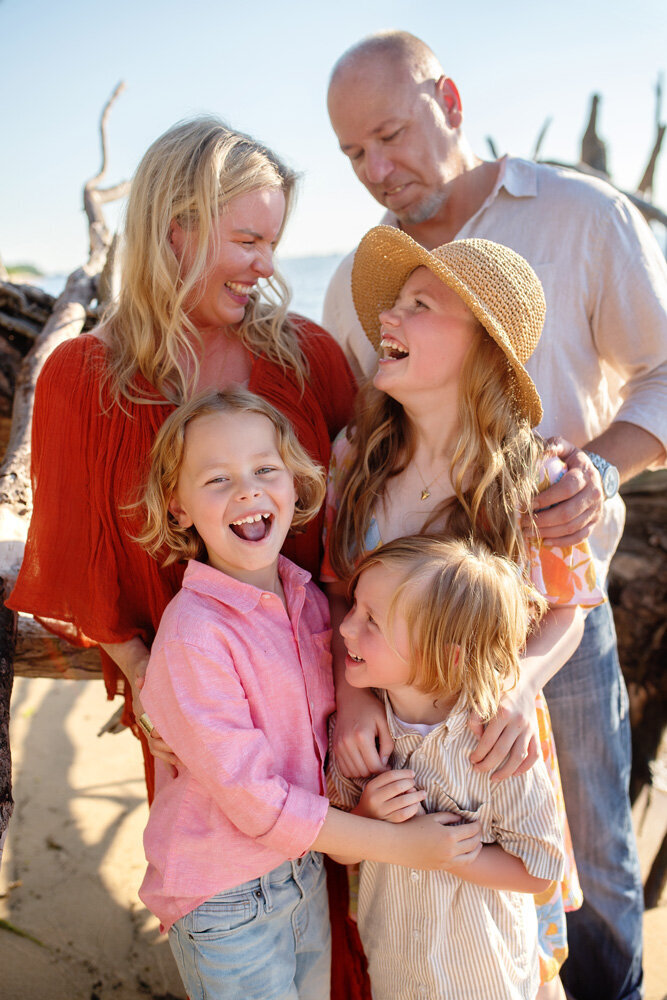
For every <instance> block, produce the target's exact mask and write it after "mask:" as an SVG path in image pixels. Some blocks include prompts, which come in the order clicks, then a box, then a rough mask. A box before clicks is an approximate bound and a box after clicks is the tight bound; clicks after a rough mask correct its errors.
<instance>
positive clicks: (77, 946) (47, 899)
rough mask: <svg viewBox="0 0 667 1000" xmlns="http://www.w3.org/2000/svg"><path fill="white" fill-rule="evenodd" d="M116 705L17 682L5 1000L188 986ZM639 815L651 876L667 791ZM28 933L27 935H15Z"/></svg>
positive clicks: (652, 962)
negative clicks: (149, 898) (153, 911)
mask: <svg viewBox="0 0 667 1000" xmlns="http://www.w3.org/2000/svg"><path fill="white" fill-rule="evenodd" d="M117 705H118V702H116V704H115V705H114V704H111V703H109V702H107V701H106V698H105V693H104V689H103V686H102V683H101V682H100V681H66V680H44V679H37V680H28V679H25V678H19V679H17V680H16V682H15V686H14V697H13V700H12V726H11V739H12V753H13V761H14V798H15V800H16V805H15V809H14V816H13V818H12V821H11V824H10V828H9V836H8V838H7V842H6V845H5V850H4V856H3V861H2V867H1V868H0V921H1V923H0V968H1V969H2V973H1V974H0V982H1V986H0V995H1V996H2V998H3V1000H111V998H113V1000H140V998H143V1000H146V998H148V997H152V998H154V1000H170V998H174V1000H175V998H179V1000H180V998H183V997H184V995H185V994H184V991H183V988H182V986H181V983H180V980H179V977H178V974H177V972H176V969H175V966H174V964H173V960H172V957H171V952H170V950H169V946H168V944H167V942H166V939H165V938H164V937H163V936H161V935H160V934H159V930H158V926H157V921H156V920H155V919H154V918H153V917H152V916H151V915H150V914H148V913H147V911H146V910H145V909H144V907H143V905H142V904H141V902H140V900H139V899H138V896H137V889H138V887H139V885H140V883H141V879H142V877H143V870H144V859H143V850H142V841H141V837H142V831H143V827H144V824H145V820H146V814H147V808H146V801H145V789H144V782H143V775H142V766H141V755H140V752H139V746H138V743H137V742H136V740H135V739H134V737H133V736H132V735H131V734H130V733H129V732H127V731H125V732H122V733H120V734H118V735H109V734H105V735H104V736H102V737H99V738H98V736H97V733H98V731H99V730H100V729H101V727H102V726H103V725H104V724H105V722H106V721H107V719H108V718H109V716H110V715H111V714H112V713H113V710H114V708H115V707H117ZM635 819H636V824H637V829H638V832H639V839H640V853H641V857H642V863H643V866H644V869H645V871H644V874H646V870H647V869H648V866H649V865H650V861H651V859H652V857H653V855H654V853H655V851H656V849H657V845H658V844H659V842H660V840H661V839H662V836H663V835H664V832H665V829H667V792H665V791H654V792H653V794H652V796H651V801H650V803H649V806H648V808H646V798H645V796H644V797H643V798H642V800H641V801H639V802H638V803H637V806H636V809H635ZM10 927H12V928H14V929H15V930H16V931H18V932H21V933H22V934H25V935H27V936H21V935H20V934H18V933H14V932H13V931H12V930H10V929H9V928H10ZM645 933H646V966H645V975H646V1000H666V998H667V947H666V946H665V942H666V941H667V894H663V898H662V900H661V905H660V906H658V907H657V908H655V909H653V910H651V911H650V912H649V913H647V915H646V917H645Z"/></svg>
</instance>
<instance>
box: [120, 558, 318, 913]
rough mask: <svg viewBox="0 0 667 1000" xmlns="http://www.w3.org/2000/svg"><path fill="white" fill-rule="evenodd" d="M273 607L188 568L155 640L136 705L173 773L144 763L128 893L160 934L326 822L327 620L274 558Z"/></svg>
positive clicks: (306, 584) (300, 581)
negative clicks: (141, 853) (147, 796)
mask: <svg viewBox="0 0 667 1000" xmlns="http://www.w3.org/2000/svg"><path fill="white" fill-rule="evenodd" d="M279 571H280V577H281V580H282V584H283V588H284V591H285V599H286V602H287V611H286V610H285V607H284V606H283V604H282V602H281V600H280V598H279V597H277V596H276V595H275V594H273V593H270V592H266V591H262V590H260V589H259V588H257V587H253V586H251V585H249V584H245V583H240V582H239V581H237V580H234V579H232V578H231V577H228V576H226V575H225V574H224V573H221V572H219V571H218V570H216V569H213V568H212V567H210V566H206V565H204V564H203V563H199V562H196V561H192V562H190V563H189V564H188V567H187V569H186V571H185V576H184V578H183V587H182V590H180V591H179V593H178V594H177V595H176V596H175V597H174V599H173V600H172V601H171V603H170V604H169V605H168V607H167V609H166V611H165V613H164V616H163V618H162V621H161V623H160V627H159V629H158V633H157V636H156V638H155V642H154V644H153V648H152V650H151V658H150V662H149V665H148V670H147V673H146V682H145V685H144V687H143V689H142V692H141V700H142V703H143V706H144V708H145V710H146V712H147V713H148V715H149V717H150V719H151V721H152V722H153V724H154V725H155V726H156V727H157V729H158V730H159V732H160V735H161V736H162V737H163V739H164V740H165V741H166V742H167V743H168V744H169V746H170V747H171V748H172V749H173V751H174V753H175V754H176V755H177V756H178V758H179V760H180V761H181V762H182V763H181V766H179V768H178V775H177V777H175V778H174V777H172V775H171V773H170V771H169V769H168V768H167V767H166V765H165V764H163V763H162V762H161V761H159V760H158V761H157V762H156V794H155V800H154V802H153V804H152V806H151V811H150V816H149V820H148V826H147V827H146V831H145V834H144V848H145V851H146V858H147V860H148V870H147V872H146V876H145V878H144V881H143V884H142V886H141V889H140V892H139V894H140V896H141V898H142V900H143V901H144V903H145V904H146V906H147V907H148V908H149V909H150V910H151V911H152V912H153V913H155V914H156V916H158V917H159V919H160V921H161V922H162V924H163V926H164V927H165V928H168V927H170V926H171V924H172V923H173V922H174V921H175V920H177V919H179V917H182V916H184V914H186V913H189V912H190V911H191V910H193V909H194V908H195V907H197V906H199V904H200V903H203V902H204V901H205V900H207V899H209V898H210V897H211V896H213V895H215V894H216V893H218V892H221V891H222V890H224V889H230V888H233V887H234V886H237V885H240V884H241V883H242V882H246V881H248V880H249V879H252V878H258V877H259V876H261V875H264V874H266V873H267V872H269V871H271V870H272V869H273V868H276V867H277V866H278V865H280V864H282V862H283V861H285V860H286V859H288V858H296V857H300V856H301V855H303V854H304V853H305V852H306V851H307V850H308V848H309V847H310V845H311V844H312V842H313V841H314V839H315V837H316V836H317V834H318V832H319V829H320V827H321V826H322V823H323V822H324V819H325V816H326V813H327V807H328V801H327V798H326V794H325V785H324V779H323V763H324V758H325V755H326V750H327V718H328V716H329V715H330V713H331V712H332V711H333V708H334V697H333V678H332V671H331V653H330V639H331V631H330V628H329V612H328V606H327V601H326V598H325V597H324V595H323V594H322V593H321V592H320V591H319V590H318V589H317V587H316V586H315V584H314V583H312V582H311V580H310V574H308V573H307V572H305V571H304V570H302V569H299V568H298V567H297V566H295V565H294V564H293V563H291V562H290V561H289V560H287V559H285V558H283V557H282V556H281V557H280V562H279Z"/></svg>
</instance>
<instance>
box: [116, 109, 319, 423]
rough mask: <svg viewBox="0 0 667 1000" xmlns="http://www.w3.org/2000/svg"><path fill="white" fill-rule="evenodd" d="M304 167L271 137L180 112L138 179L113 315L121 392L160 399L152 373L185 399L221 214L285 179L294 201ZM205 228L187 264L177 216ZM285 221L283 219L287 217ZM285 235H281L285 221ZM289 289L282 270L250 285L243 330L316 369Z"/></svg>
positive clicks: (277, 356) (253, 345)
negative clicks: (200, 294) (177, 241)
mask: <svg viewBox="0 0 667 1000" xmlns="http://www.w3.org/2000/svg"><path fill="white" fill-rule="evenodd" d="M296 181H297V175H296V174H295V173H294V171H292V170H290V169H289V167H287V166H286V165H285V164H284V163H282V162H281V161H280V160H279V159H278V157H277V156H276V155H275V153H273V152H272V151H271V150H270V149H268V148H267V147H266V146H263V145H262V144H261V143H259V142H257V141H256V140H255V139H252V138H250V136H247V135H244V134H243V133H241V132H235V131H234V130H232V129H230V128H229V127H228V126H227V125H225V124H224V123H223V122H221V121H220V120H218V119H217V118H213V117H201V118H195V119H192V120H191V121H185V122H181V123H180V124H178V125H175V126H174V127H173V128H171V129H169V130H168V131H167V132H165V133H164V135H162V136H160V138H159V139H157V140H156V141H155V142H154V143H153V145H152V146H151V147H150V149H149V150H148V152H147V153H146V154H145V156H144V158H143V159H142V161H141V163H140V164H139V167H138V169H137V172H136V175H135V177H134V179H133V181H132V188H131V191H130V197H129V200H128V204H127V210H126V218H125V232H124V250H123V264H122V280H121V290H120V295H119V298H118V301H117V303H115V304H114V305H112V307H111V310H110V312H109V314H108V315H107V317H106V318H105V328H106V333H107V339H108V342H109V345H110V385H111V391H112V396H113V398H114V399H115V400H116V402H119V403H122V398H123V397H124V398H125V399H127V400H130V401H133V402H141V403H154V402H159V399H158V398H157V397H156V396H155V395H154V394H152V393H148V392H142V391H141V390H140V389H139V387H138V386H137V384H136V376H137V373H140V374H141V375H143V376H144V377H145V378H146V379H147V381H148V383H149V385H150V386H152V388H153V389H154V390H155V392H156V393H157V394H159V396H160V397H163V398H164V399H167V400H169V401H170V402H172V403H176V404H179V403H182V402H183V401H184V400H186V399H187V398H188V396H189V395H191V393H192V391H193V387H194V385H195V384H196V380H197V375H198V371H199V359H198V351H197V347H198V345H199V344H200V340H199V335H198V333H197V330H196V329H195V327H194V325H193V324H192V322H191V321H190V319H189V318H188V314H187V311H186V308H185V303H186V302H187V303H188V304H189V306H190V308H191V307H192V303H193V302H196V294H197V292H196V289H197V286H198V285H199V287H200V288H201V287H202V277H203V276H204V275H205V272H206V266H207V258H208V253H209V248H210V243H211V240H212V238H213V224H214V222H215V220H216V218H217V216H218V215H219V214H220V212H224V211H225V208H226V206H228V205H229V203H230V202H231V201H232V199H234V198H237V197H239V195H245V194H248V193H250V192H252V191H257V190H260V189H263V188H278V189H280V190H281V191H282V192H283V194H284V196H285V202H286V212H285V219H287V216H288V214H289V210H290V208H291V205H292V202H293V199H294V193H295V186H296ZM174 221H176V222H178V223H179V224H180V225H181V226H182V227H183V228H184V229H188V230H190V231H192V232H194V233H196V237H197V247H196V253H195V256H194V261H193V263H192V265H191V267H190V269H189V270H188V273H187V274H183V273H182V270H181V267H180V265H179V262H178V260H177V259H176V256H175V254H174V252H173V250H172V248H171V246H170V241H169V233H170V227H171V225H172V223H173V222H174ZM283 228H284V221H283ZM279 235H282V228H281V232H280V234H279ZM288 301H289V289H288V287H287V285H286V283H285V282H284V280H283V279H282V278H281V277H280V275H279V274H278V273H277V272H275V273H274V275H273V277H272V278H271V279H268V280H267V281H266V282H262V283H261V284H260V285H258V286H257V287H256V289H255V290H254V291H253V292H252V294H251V301H250V303H249V305H248V307H247V310H246V316H245V319H244V321H243V323H242V324H241V327H240V330H239V337H240V339H241V340H242V342H243V343H244V344H245V346H246V347H247V348H248V350H249V351H251V352H252V353H253V354H260V353H264V354H266V355H267V356H268V357H269V358H270V359H271V360H272V361H275V362H277V363H278V364H280V365H281V366H282V367H283V368H286V369H287V368H291V369H293V371H294V372H295V373H296V376H297V379H298V381H299V384H300V386H301V387H303V383H304V379H305V376H306V374H307V368H306V361H305V358H304V356H303V354H302V352H301V349H300V347H299V341H298V337H297V333H296V330H295V329H294V328H293V326H292V325H291V324H290V322H289V321H288V319H287V305H288Z"/></svg>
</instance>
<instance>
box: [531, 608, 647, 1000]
mask: <svg viewBox="0 0 667 1000" xmlns="http://www.w3.org/2000/svg"><path fill="white" fill-rule="evenodd" d="M544 693H545V695H546V699H547V704H548V705H549V713H550V715H551V722H552V725H553V730H554V735H555V738H556V750H557V752H558V763H559V766H560V772H561V779H562V783H563V795H564V796H565V806H566V808H567V818H568V821H569V824H570V829H571V832H572V843H573V846H574V856H575V859H576V862H577V869H578V871H579V878H580V879H581V886H582V889H583V891H584V905H583V907H582V908H581V910H577V911H576V912H575V913H568V915H567V918H568V919H567V932H568V943H569V948H570V957H569V958H568V960H567V962H566V963H565V965H564V966H563V971H562V979H563V982H564V983H565V986H566V988H567V989H568V990H569V991H570V992H571V993H572V995H573V996H575V997H576V998H577V1000H638V998H639V997H641V996H642V914H643V898H644V897H643V889H642V883H641V876H640V872H639V861H638V858H637V847H636V844H635V837H634V833H633V829H632V816H631V812H630V801H629V798H628V787H629V780H630V719H629V716H628V694H627V691H626V687H625V682H624V680H623V676H622V674H621V670H620V666H619V662H618V654H617V651H616V633H615V631H614V622H613V618H612V614H611V608H610V606H609V605H608V604H604V605H602V606H601V607H599V608H595V609H594V610H593V611H591V612H590V614H589V615H588V617H587V618H586V628H585V631H584V637H583V639H582V641H581V644H580V646H579V648H578V649H577V651H576V653H575V654H574V656H572V657H571V659H570V660H568V662H567V663H566V664H565V666H564V667H563V668H562V670H560V671H559V672H558V673H557V674H556V676H555V677H554V678H553V679H552V680H551V681H549V683H548V684H547V686H546V687H545V689H544Z"/></svg>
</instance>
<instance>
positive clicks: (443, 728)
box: [381, 691, 468, 740]
mask: <svg viewBox="0 0 667 1000" xmlns="http://www.w3.org/2000/svg"><path fill="white" fill-rule="evenodd" d="M381 694H382V699H383V701H384V707H385V711H386V713H387V724H388V726H389V732H390V733H391V735H392V736H393V738H394V740H400V739H401V738H402V737H405V736H419V737H420V739H421V738H423V737H422V735H421V733H420V732H419V731H418V730H417V729H412V728H411V727H410V724H409V723H407V722H402V721H401V720H399V719H397V718H396V716H395V715H394V710H393V708H392V707H391V702H390V701H389V695H388V694H387V692H386V691H382V692H381ZM467 723H468V710H467V708H466V705H465V699H464V697H463V695H461V696H460V698H459V699H458V701H457V702H456V704H455V705H454V707H453V709H452V710H451V712H450V713H449V715H448V716H447V718H446V719H445V721H444V722H443V723H442V724H441V725H439V726H437V727H436V728H435V729H433V730H432V732H431V734H430V735H433V733H440V734H442V735H447V736H448V737H450V738H451V737H454V736H458V735H459V733H460V732H461V731H462V730H463V729H465V727H466V725H467Z"/></svg>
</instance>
